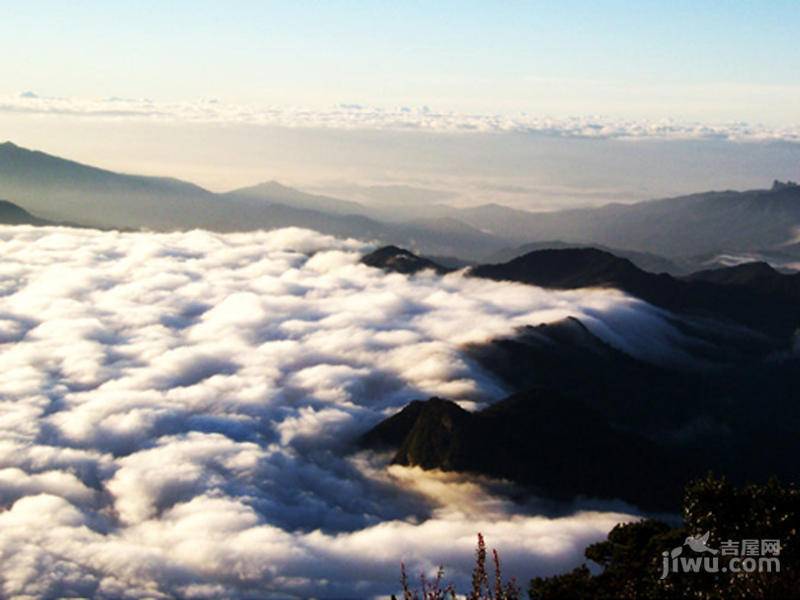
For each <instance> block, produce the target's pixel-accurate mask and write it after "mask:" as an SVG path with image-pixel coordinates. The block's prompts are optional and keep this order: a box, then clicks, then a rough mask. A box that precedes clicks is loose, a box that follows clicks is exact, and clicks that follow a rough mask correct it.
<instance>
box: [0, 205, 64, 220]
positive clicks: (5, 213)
mask: <svg viewBox="0 0 800 600" xmlns="http://www.w3.org/2000/svg"><path fill="white" fill-rule="evenodd" d="M0 223H2V224H4V225H55V223H53V222H51V221H47V220H46V219H40V218H39V217H34V216H33V215H32V214H31V213H29V212H28V211H27V210H25V209H23V208H20V207H19V206H17V205H16V204H13V203H11V202H8V201H6V200H0Z"/></svg>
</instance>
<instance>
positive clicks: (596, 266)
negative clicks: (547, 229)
mask: <svg viewBox="0 0 800 600" xmlns="http://www.w3.org/2000/svg"><path fill="white" fill-rule="evenodd" d="M470 273H471V274H472V275H473V276H475V277H484V278H488V279H494V280H503V281H516V282H520V283H527V284H531V285H536V286H541V287H548V288H560V289H578V288H587V287H612V288H616V289H619V290H622V291H624V292H626V293H628V294H631V295H632V296H636V297H637V298H641V299H642V300H645V301H646V302H649V303H650V304H653V305H655V306H658V307H661V308H665V309H667V310H670V311H673V312H678V313H684V314H692V315H695V316H702V317H714V318H722V319H726V320H729V321H732V322H735V323H737V324H740V325H745V326H747V327H749V328H752V329H755V330H758V331H761V332H763V333H766V334H768V335H770V336H773V337H775V338H778V339H781V340H783V341H784V342H786V341H788V340H789V339H790V338H791V336H792V335H793V334H794V331H795V330H796V328H797V327H798V325H800V306H798V305H797V304H796V303H794V302H791V301H789V300H788V299H787V298H785V297H781V296H774V295H769V294H765V293H761V292H760V291H755V290H753V289H750V288H747V287H734V286H725V285H719V284H717V283H713V282H708V281H702V280H692V279H691V278H689V279H687V280H681V279H677V278H675V277H672V276H671V275H668V274H666V273H661V274H659V275H655V274H653V273H648V272H646V271H643V270H642V269H640V268H638V267H637V266H635V265H634V264H633V263H632V262H631V261H629V260H627V259H624V258H619V257H616V256H614V255H613V254H610V253H608V252H604V251H602V250H596V249H593V248H577V249H565V250H540V251H536V252H531V253H529V254H526V255H524V256H521V257H519V258H515V259H514V260H512V261H510V262H508V263H504V264H499V265H481V266H477V267H474V268H472V269H471V271H470Z"/></svg>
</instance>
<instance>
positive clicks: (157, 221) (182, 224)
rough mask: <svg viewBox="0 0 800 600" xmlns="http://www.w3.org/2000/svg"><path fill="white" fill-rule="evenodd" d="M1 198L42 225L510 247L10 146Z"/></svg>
mask: <svg viewBox="0 0 800 600" xmlns="http://www.w3.org/2000/svg"><path fill="white" fill-rule="evenodd" d="M0 197H5V198H7V199H8V200H9V201H11V202H13V203H15V204H17V205H19V206H20V207H22V208H24V209H25V210H28V211H30V212H31V213H32V214H34V215H36V216H38V217H40V218H43V219H48V220H52V221H70V222H75V223H80V224H82V225H86V226H94V227H101V228H126V229H130V228H145V229H151V230H155V231H170V230H176V229H180V230H185V229H194V228H202V229H209V230H213V231H221V232H227V231H249V230H254V229H275V228H280V227H290V226H297V227H307V228H310V229H314V230H317V231H320V232H322V233H327V234H330V235H336V236H340V237H356V238H360V239H366V240H381V241H384V242H390V243H397V244H401V245H406V246H412V247H415V248H416V247H420V248H424V249H425V250H426V251H427V252H432V253H435V254H442V255H455V256H467V257H470V256H474V253H478V254H482V253H484V252H486V251H497V250H499V249H500V248H502V247H503V245H504V244H505V243H504V242H503V241H502V240H500V239H497V238H494V237H493V236H490V235H487V234H484V233H482V232H480V231H478V230H476V229H474V228H472V227H470V226H468V225H466V224H459V226H458V227H453V226H452V223H443V224H442V226H441V227H440V226H438V225H437V224H436V223H433V222H419V223H403V222H400V223H389V222H382V221H378V220H376V219H373V218H371V217H368V216H365V215H364V214H342V213H346V212H347V211H348V210H350V209H351V208H352V209H353V210H357V209H358V205H357V204H355V203H347V202H346V201H340V200H337V199H328V198H326V197H324V196H314V195H311V194H304V193H303V192H299V191H297V190H292V189H290V188H285V187H283V186H280V185H279V184H275V183H274V182H273V183H268V184H264V185H261V186H255V187H252V188H246V189H242V190H238V191H235V192H229V193H226V194H215V193H213V192H210V191H208V190H205V189H203V188H201V187H199V186H196V185H194V184H191V183H187V182H184V181H179V180H176V179H169V178H160V177H143V176H138V175H125V174H120V173H114V172H112V171H107V170H104V169H98V168H95V167H91V166H87V165H82V164H80V163H76V162H73V161H69V160H64V159H61V158H58V157H55V156H51V155H48V154H45V153H42V152H36V151H31V150H27V149H24V148H20V147H19V146H16V145H14V144H12V143H10V142H9V143H5V144H0ZM323 209H324V210H323ZM359 212H360V213H363V212H365V211H362V210H360V209H359Z"/></svg>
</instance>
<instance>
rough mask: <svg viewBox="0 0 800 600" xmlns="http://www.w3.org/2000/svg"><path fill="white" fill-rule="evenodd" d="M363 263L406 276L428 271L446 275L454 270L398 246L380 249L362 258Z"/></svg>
mask: <svg viewBox="0 0 800 600" xmlns="http://www.w3.org/2000/svg"><path fill="white" fill-rule="evenodd" d="M361 262H363V263H364V264H365V265H368V266H370V267H376V268H378V269H384V270H385V271H392V272H395V273H404V274H406V275H409V274H412V273H419V272H420V271H425V270H428V269H430V270H432V271H434V272H436V273H439V274H444V273H447V272H449V271H451V270H452V269H448V268H446V267H443V266H442V265H439V264H437V263H435V262H434V261H432V260H430V259H427V258H424V257H421V256H417V255H416V254H414V253H412V252H409V251H408V250H404V249H402V248H398V247H397V246H384V247H383V248H378V249H377V250H375V251H374V252H371V253H370V254H367V255H366V256H365V257H364V258H362V259H361Z"/></svg>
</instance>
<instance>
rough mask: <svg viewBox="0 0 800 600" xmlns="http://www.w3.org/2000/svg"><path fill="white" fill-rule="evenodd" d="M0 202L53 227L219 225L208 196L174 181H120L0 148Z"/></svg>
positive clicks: (127, 178) (135, 178)
mask: <svg viewBox="0 0 800 600" xmlns="http://www.w3.org/2000/svg"><path fill="white" fill-rule="evenodd" d="M0 196H4V197H6V198H8V199H10V200H11V201H13V202H15V203H17V204H19V205H21V206H23V207H25V208H26V209H27V210H30V211H32V212H35V213H36V214H39V215H41V216H42V217H44V218H47V219H50V220H54V221H74V222H78V223H82V224H85V225H94V226H101V227H149V228H153V229H174V228H192V227H200V226H203V225H206V226H210V225H217V224H219V223H220V222H221V220H222V219H223V217H224V216H225V215H224V211H222V210H221V209H220V206H219V202H217V201H216V199H215V198H214V196H213V194H211V193H210V192H208V191H206V190H204V189H202V188H200V187H198V186H195V185H192V184H190V183H186V182H183V181H178V180H175V179H166V178H157V177H140V176H136V175H122V174H119V173H113V172H111V171H105V170H103V169H97V168H95V167H90V166H86V165H82V164H80V163H76V162H72V161H69V160H64V159H61V158H57V157H55V156H50V155H48V154H45V153H43V152H36V151H31V150H26V149H24V148H20V147H19V146H16V145H14V144H12V143H10V142H9V143H5V144H1V145H0Z"/></svg>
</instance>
